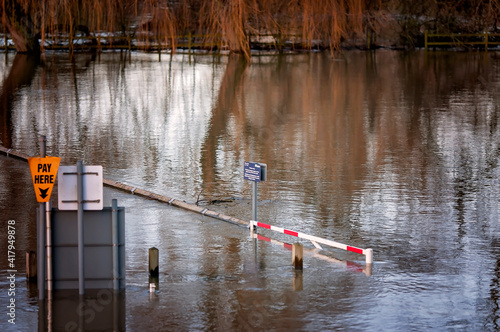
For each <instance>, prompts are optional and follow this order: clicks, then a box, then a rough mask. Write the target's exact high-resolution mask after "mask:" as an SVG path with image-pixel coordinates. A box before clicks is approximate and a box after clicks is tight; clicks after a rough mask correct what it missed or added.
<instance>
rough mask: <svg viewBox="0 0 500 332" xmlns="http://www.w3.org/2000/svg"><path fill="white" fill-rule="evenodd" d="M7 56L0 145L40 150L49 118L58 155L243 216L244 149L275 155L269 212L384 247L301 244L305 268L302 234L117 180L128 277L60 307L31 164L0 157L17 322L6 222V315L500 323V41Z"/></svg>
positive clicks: (439, 325) (247, 189) (62, 323)
mask: <svg viewBox="0 0 500 332" xmlns="http://www.w3.org/2000/svg"><path fill="white" fill-rule="evenodd" d="M2 56H3V58H2V61H0V73H1V79H2V81H3V84H2V90H1V93H2V94H1V96H0V98H1V99H0V101H1V110H0V139H1V142H0V143H1V144H2V145H3V146H4V147H7V148H12V149H15V150H17V151H21V152H24V153H27V154H29V155H36V154H38V151H39V145H38V144H39V143H38V137H39V135H46V136H47V154H49V155H53V156H59V157H61V158H62V161H61V164H62V165H73V164H75V163H76V161H77V160H83V161H84V163H85V164H88V165H102V166H103V168H104V176H105V177H106V178H109V179H113V180H117V181H120V182H124V183H127V184H129V185H132V186H136V187H139V188H145V189H148V190H151V191H153V192H156V193H159V194H164V195H166V196H169V197H175V198H177V199H181V200H185V201H187V202H190V203H196V202H198V204H200V205H204V206H206V207H208V208H209V209H211V210H215V211H219V212H222V213H225V214H227V215H232V216H235V217H238V218H241V219H245V220H249V219H250V217H251V203H250V195H251V183H249V181H246V180H244V179H243V163H244V161H255V162H263V163H266V164H267V167H268V180H267V181H266V182H261V183H260V184H259V186H258V190H259V205H258V217H259V220H260V221H263V222H266V223H269V224H272V225H276V226H280V227H284V228H287V229H291V230H295V231H299V232H303V233H307V234H311V235H315V236H319V237H323V238H327V239H331V240H335V241H338V242H341V243H346V244H348V245H352V246H356V247H360V248H372V249H373V251H374V264H373V267H372V269H371V271H370V269H367V267H366V266H365V262H364V256H361V255H358V254H355V253H348V252H344V251H341V250H337V249H328V250H323V251H319V252H318V251H313V250H312V249H313V248H314V246H313V245H312V244H311V243H310V242H309V243H308V241H301V243H303V244H304V246H305V247H306V248H307V249H308V250H306V252H305V256H304V270H303V272H297V271H295V270H294V269H293V267H292V266H291V252H290V250H288V249H287V248H285V247H283V245H280V244H279V243H276V242H275V243H270V242H268V241H263V240H261V239H260V240H255V239H253V238H251V237H250V235H249V232H248V230H247V229H245V228H243V227H239V226H235V225H232V224H227V223H224V222H221V221H217V220H213V219H211V218H208V217H203V216H201V215H197V214H194V213H190V212H187V211H184V210H178V209H176V208H174V207H171V206H168V205H166V204H161V203H159V202H156V201H151V200H146V199H142V198H140V197H137V196H133V195H130V194H128V193H124V192H119V191H115V190H112V189H110V188H105V193H104V194H105V205H110V201H111V198H117V199H118V202H119V205H120V206H125V208H126V213H127V214H126V270H127V288H126V292H125V294H124V295H122V296H120V297H118V298H117V299H113V302H112V303H113V304H110V302H111V301H108V298H106V297H103V298H99V295H96V296H97V297H96V298H97V304H96V303H94V306H93V307H91V306H90V304H89V303H88V302H87V303H86V307H85V308H90V309H89V310H88V311H86V312H85V314H81V313H80V314H78V309H77V308H78V304H77V303H78V301H76V300H74V299H73V298H72V297H71V296H56V297H55V300H54V302H53V303H52V304H51V305H50V306H47V305H46V304H42V303H39V302H38V301H37V293H36V289H33V287H31V288H30V287H27V285H26V281H25V278H24V271H25V270H24V252H25V251H26V250H30V249H33V250H35V249H36V226H35V221H34V220H35V218H36V212H35V209H36V207H37V203H36V201H35V197H34V195H33V187H32V185H31V180H30V175H29V169H28V166H27V164H26V163H24V162H22V161H19V160H15V159H11V158H8V157H5V156H0V184H1V186H0V211H1V213H0V223H1V227H2V229H7V225H8V223H9V221H10V220H13V221H14V222H15V226H16V251H15V252H16V268H17V269H18V273H17V275H16V277H17V279H16V280H17V281H16V286H17V287H16V295H15V300H16V304H17V307H16V325H13V324H11V323H9V322H8V319H9V317H8V316H7V315H6V313H5V314H3V312H4V311H5V310H6V309H5V308H6V306H7V305H8V304H9V301H10V299H11V298H12V296H10V295H8V291H9V286H10V284H9V281H8V279H7V277H8V275H9V272H8V270H9V266H8V261H7V247H8V241H7V233H6V232H5V233H4V232H2V234H3V235H1V236H0V254H1V255H2V257H4V258H2V260H1V261H0V268H1V270H2V271H1V275H0V277H1V278H2V279H1V280H0V302H1V307H2V308H4V309H2V310H1V311H0V312H2V315H1V316H0V329H1V330H2V331H6V330H9V331H10V330H11V331H33V330H35V329H37V328H38V329H39V330H54V331H58V330H61V331H65V330H74V329H75V326H80V327H82V325H83V326H84V328H85V329H86V330H112V329H113V327H114V329H116V330H128V331H168V330H170V331H177V330H180V331H183V330H184V331H187V330H190V331H192V330H214V331H226V330H242V331H253V330H322V331H324V330H347V331H380V330H384V331H428V330H437V331H443V330H452V331H454V330H469V331H483V330H484V331H494V330H499V329H500V326H499V324H500V235H499V234H500V224H499V213H500V204H499V197H500V196H499V194H500V187H499V184H500V183H499V182H500V168H499V161H500V128H499V126H498V124H499V116H500V94H499V93H498V91H499V90H500V56H499V55H498V53H495V52H490V53H473V52H471V53H453V52H445V53H440V52H429V53H425V52H424V51H417V52H413V53H402V52H397V51H386V50H378V51H376V52H357V51H350V52H346V53H344V54H342V55H339V56H338V57H337V58H335V59H332V58H330V56H329V54H324V53H307V54H294V55H280V56H276V55H256V56H254V57H253V59H252V62H251V63H250V64H246V63H245V62H243V61H242V60H241V59H240V58H238V57H237V56H227V55H223V56H207V55H191V56H189V55H187V54H178V55H173V56H170V55H166V54H162V55H161V57H159V56H158V54H143V53H132V54H128V53H103V54H100V55H91V54H76V55H75V56H74V57H73V58H72V59H70V58H69V56H68V54H66V53H48V54H46V55H44V56H43V58H42V59H41V61H34V60H33V59H30V58H27V57H24V56H20V55H18V56H15V55H14V54H3V55H2ZM54 192H55V194H54V195H57V190H56V189H55V190H54ZM53 199H54V198H53ZM259 234H261V235H263V236H266V237H269V238H272V239H273V240H277V241H282V242H287V243H293V242H296V241H297V240H296V239H295V238H291V237H289V236H287V235H283V234H278V233H273V232H270V231H266V230H262V231H261V230H259ZM153 246H155V247H157V248H158V249H159V250H160V278H159V285H158V289H157V290H156V292H155V293H150V292H149V289H148V274H147V249H148V248H150V247H153ZM325 249H326V248H325ZM115 300H116V301H115ZM99 301H100V302H99ZM94 302H95V301H94ZM116 303H118V304H116ZM110 306H111V309H110V310H115V311H118V312H119V314H118V315H117V316H116V315H115V316H113V315H111V316H113V317H115V318H113V319H112V320H110V319H109V312H108V311H107V310H108V309H107V308H108V307H110ZM68 307H69V308H71V309H68ZM75 308H76V309H75ZM68 311H72V313H71V314H68ZM78 324H80V325H78Z"/></svg>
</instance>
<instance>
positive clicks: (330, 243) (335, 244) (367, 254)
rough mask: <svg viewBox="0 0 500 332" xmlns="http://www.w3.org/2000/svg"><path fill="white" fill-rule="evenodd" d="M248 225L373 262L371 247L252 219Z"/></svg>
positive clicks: (319, 247) (368, 262) (367, 262)
mask: <svg viewBox="0 0 500 332" xmlns="http://www.w3.org/2000/svg"><path fill="white" fill-rule="evenodd" d="M249 227H250V230H251V231H253V229H254V227H261V228H265V229H269V230H272V231H275V232H278V233H283V234H287V235H291V236H295V237H298V238H301V239H305V240H309V241H311V242H312V244H313V245H314V246H315V247H316V248H318V249H322V248H321V246H320V245H319V244H318V243H321V244H324V245H327V246H330V247H334V248H337V249H342V250H346V251H351V252H355V253H357V254H361V255H365V262H366V264H372V263H373V249H371V248H367V249H362V248H357V247H353V246H348V245H346V244H343V243H340V242H335V241H331V240H327V239H323V238H320V237H317V236H313V235H308V234H304V233H301V232H295V231H291V230H288V229H284V228H281V227H276V226H272V225H268V224H264V223H262V222H258V221H254V220H251V221H250V225H249Z"/></svg>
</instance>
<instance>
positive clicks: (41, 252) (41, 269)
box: [37, 135, 47, 300]
mask: <svg viewBox="0 0 500 332" xmlns="http://www.w3.org/2000/svg"><path fill="white" fill-rule="evenodd" d="M39 141H40V157H41V158H45V156H46V144H47V138H46V137H45V136H44V135H42V136H40V139H39ZM37 226H38V227H37V232H38V241H37V244H38V253H37V257H38V273H37V280H38V282H37V283H38V299H39V300H44V299H45V203H40V206H39V208H38V225H37Z"/></svg>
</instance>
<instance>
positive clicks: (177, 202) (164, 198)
mask: <svg viewBox="0 0 500 332" xmlns="http://www.w3.org/2000/svg"><path fill="white" fill-rule="evenodd" d="M0 154H4V155H6V156H7V157H12V158H16V159H20V160H24V161H28V158H29V157H30V156H28V155H27V154H24V153H21V152H17V151H14V150H12V149H7V148H5V147H3V146H0ZM103 184H104V185H106V186H108V187H111V188H114V189H118V190H122V191H125V192H128V193H130V194H133V195H136V196H141V197H145V198H148V199H154V200H156V201H159V202H162V203H167V204H169V205H171V206H175V207H178V208H182V209H184V210H188V211H191V212H195V213H199V214H201V215H204V216H208V217H211V218H214V219H218V220H222V221H225V222H229V223H232V224H235V225H239V226H244V227H248V225H249V224H250V223H249V222H248V221H246V220H242V219H238V218H234V217H231V216H227V215H224V214H222V213H219V212H216V211H211V210H208V209H206V208H204V207H200V206H197V205H194V204H190V203H187V202H184V201H181V200H178V199H175V198H171V197H167V196H164V195H160V194H157V193H153V192H151V191H148V190H144V189H141V188H136V187H133V186H129V185H127V184H124V183H121V182H118V181H114V180H110V179H106V178H104V179H103Z"/></svg>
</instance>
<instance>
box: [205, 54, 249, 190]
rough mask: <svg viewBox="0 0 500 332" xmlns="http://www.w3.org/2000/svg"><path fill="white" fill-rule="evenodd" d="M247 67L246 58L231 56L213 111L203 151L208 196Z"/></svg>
mask: <svg viewBox="0 0 500 332" xmlns="http://www.w3.org/2000/svg"><path fill="white" fill-rule="evenodd" d="M247 65H248V63H247V62H246V61H245V59H244V57H242V56H238V55H235V54H232V55H230V56H229V62H228V64H227V67H226V72H225V73H224V77H223V79H222V83H221V87H220V89H219V95H218V98H217V102H216V104H215V107H214V108H213V110H212V119H211V121H210V127H209V129H208V132H207V135H206V138H205V142H204V143H203V147H202V149H201V151H202V155H201V167H202V178H203V182H204V183H205V186H206V187H205V188H204V189H205V192H207V193H208V194H210V193H211V192H212V189H213V188H212V186H213V185H214V184H215V180H216V179H215V166H216V165H215V164H216V154H217V146H218V140H219V139H220V137H221V136H222V135H224V133H225V132H226V127H227V119H228V115H229V114H230V112H232V111H233V110H234V108H235V107H237V96H238V90H239V88H240V86H241V84H242V81H243V78H244V72H245V69H246V68H247Z"/></svg>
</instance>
